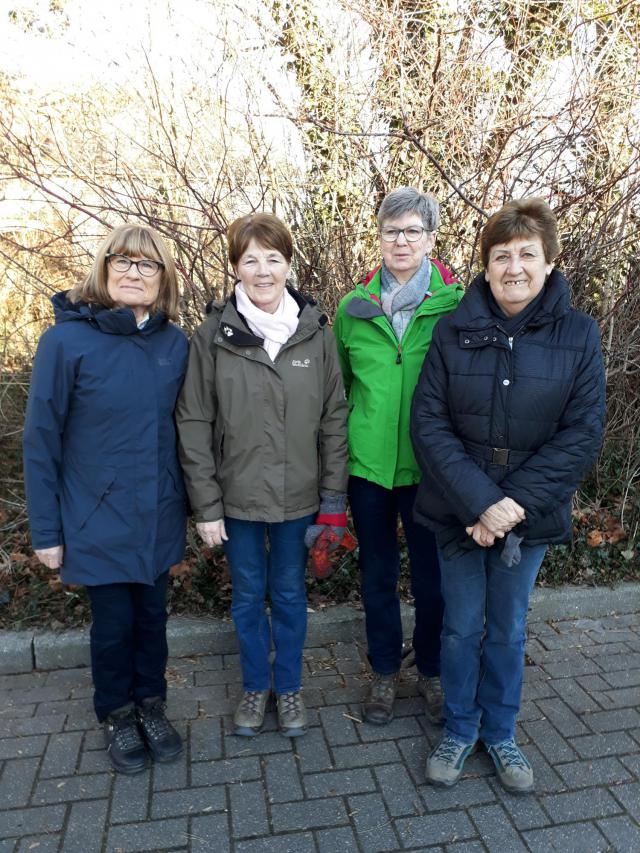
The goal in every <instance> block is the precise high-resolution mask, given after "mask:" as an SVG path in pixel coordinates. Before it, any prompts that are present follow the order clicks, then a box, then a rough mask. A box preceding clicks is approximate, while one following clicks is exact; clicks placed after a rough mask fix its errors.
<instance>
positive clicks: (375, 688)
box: [362, 672, 398, 726]
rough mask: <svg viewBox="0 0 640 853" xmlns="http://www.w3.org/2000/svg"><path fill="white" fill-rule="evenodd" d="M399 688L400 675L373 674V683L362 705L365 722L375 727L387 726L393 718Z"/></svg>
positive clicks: (395, 673)
mask: <svg viewBox="0 0 640 853" xmlns="http://www.w3.org/2000/svg"><path fill="white" fill-rule="evenodd" d="M397 688H398V673H397V672H392V673H391V675H380V673H379V672H374V673H373V681H372V682H371V686H370V687H369V693H368V694H367V698H366V699H365V700H364V703H363V705H362V714H363V716H364V719H365V722H367V723H373V725H374V726H386V724H387V723H390V722H391V719H392V717H393V702H394V700H395V698H396V690H397Z"/></svg>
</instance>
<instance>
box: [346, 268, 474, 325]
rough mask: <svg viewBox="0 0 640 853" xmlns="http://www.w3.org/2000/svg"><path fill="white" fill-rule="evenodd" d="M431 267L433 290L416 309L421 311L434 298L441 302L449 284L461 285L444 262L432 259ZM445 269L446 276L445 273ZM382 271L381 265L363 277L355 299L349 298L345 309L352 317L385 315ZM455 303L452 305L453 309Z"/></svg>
mask: <svg viewBox="0 0 640 853" xmlns="http://www.w3.org/2000/svg"><path fill="white" fill-rule="evenodd" d="M431 267H432V270H431V292H430V293H429V294H427V296H426V297H425V298H424V300H423V301H422V303H421V305H419V306H418V307H417V308H416V311H420V309H421V307H422V306H423V305H424V304H425V303H426V302H430V301H431V300H432V299H435V300H436V301H437V302H439V300H440V298H441V295H444V294H447V291H448V290H449V285H454V287H452V288H450V289H451V290H454V291H455V290H456V289H460V287H461V286H460V285H459V284H458V280H457V279H456V278H455V277H454V276H453V275H452V274H451V273H450V272H449V271H448V270H447V269H446V267H443V266H442V264H439V263H436V262H435V261H434V260H433V259H431ZM434 267H435V269H434ZM443 270H444V272H445V273H446V276H445V275H443ZM380 271H381V267H376V268H375V269H374V270H372V271H371V272H370V273H368V274H367V275H366V276H365V277H364V278H363V279H362V282H361V283H360V284H357V285H356V289H355V295H354V297H353V299H350V300H349V302H348V303H347V305H346V307H345V309H344V310H345V313H346V314H348V315H349V316H350V317H356V318H358V319H360V320H371V319H373V318H375V317H384V311H383V310H382V305H381V303H380ZM447 298H448V297H447ZM454 305H455V303H454ZM454 305H452V309H453V307H454Z"/></svg>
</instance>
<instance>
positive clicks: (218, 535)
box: [196, 518, 229, 545]
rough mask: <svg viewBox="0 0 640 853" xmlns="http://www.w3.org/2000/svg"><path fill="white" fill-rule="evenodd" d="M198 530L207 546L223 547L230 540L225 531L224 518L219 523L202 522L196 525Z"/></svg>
mask: <svg viewBox="0 0 640 853" xmlns="http://www.w3.org/2000/svg"><path fill="white" fill-rule="evenodd" d="M196 530H197V531H198V535H199V536H200V538H201V539H202V541H203V542H204V544H205V545H222V543H223V542H228V540H229V537H228V536H227V531H226V530H225V529H224V518H220V519H218V521H200V522H198V523H197V524H196Z"/></svg>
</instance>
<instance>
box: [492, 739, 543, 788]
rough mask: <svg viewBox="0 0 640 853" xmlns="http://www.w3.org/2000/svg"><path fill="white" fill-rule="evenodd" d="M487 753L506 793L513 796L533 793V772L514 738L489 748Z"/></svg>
mask: <svg viewBox="0 0 640 853" xmlns="http://www.w3.org/2000/svg"><path fill="white" fill-rule="evenodd" d="M487 752H488V753H489V755H490V756H491V758H492V759H493V763H494V764H495V766H496V774H497V776H498V782H500V784H501V785H502V787H503V788H504V789H505V791H509V793H511V794H530V793H531V792H532V791H533V770H532V768H531V765H530V764H529V762H528V761H527V759H526V758H525V756H524V754H523V752H522V750H521V749H520V747H519V746H518V744H517V743H516V742H515V741H514V740H513V738H511V740H504V741H502V743H497V744H496V745H495V746H487Z"/></svg>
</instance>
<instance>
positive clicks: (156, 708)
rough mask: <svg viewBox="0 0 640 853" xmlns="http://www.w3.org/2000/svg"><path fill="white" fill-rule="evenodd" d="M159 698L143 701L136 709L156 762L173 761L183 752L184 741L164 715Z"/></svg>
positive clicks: (163, 707) (152, 697)
mask: <svg viewBox="0 0 640 853" xmlns="http://www.w3.org/2000/svg"><path fill="white" fill-rule="evenodd" d="M164 709H165V704H164V702H163V700H162V699H161V698H160V697H159V696H151V697H150V698H148V699H143V700H142V702H141V704H140V705H138V707H137V708H136V710H137V712H138V721H139V723H140V728H141V729H142V734H143V735H144V739H145V741H146V743H147V748H148V750H149V752H150V753H151V757H152V758H153V760H154V761H161V762H162V761H173V759H174V758H177V757H178V756H179V755H180V753H181V752H182V739H181V738H180V735H179V734H178V732H177V731H176V730H175V729H174V727H173V726H172V725H171V723H170V722H169V720H167V717H166V715H165V713H164Z"/></svg>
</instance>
